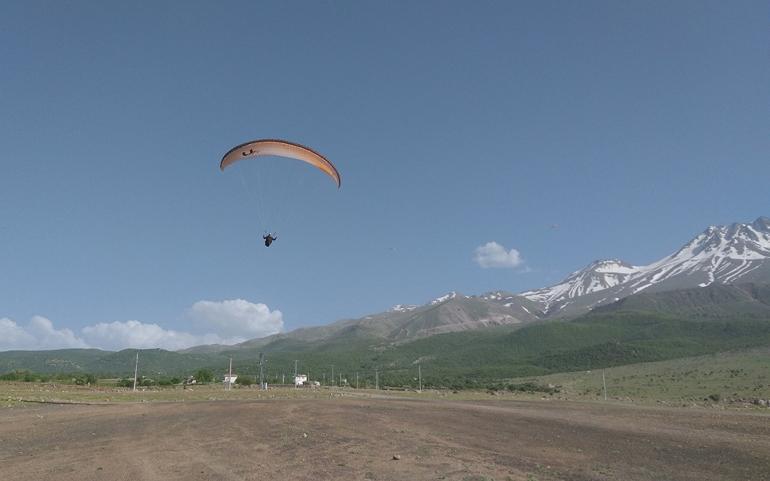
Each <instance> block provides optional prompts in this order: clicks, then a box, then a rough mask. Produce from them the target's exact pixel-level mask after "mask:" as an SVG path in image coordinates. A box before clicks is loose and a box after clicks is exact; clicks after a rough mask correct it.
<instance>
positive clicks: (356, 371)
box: [356, 371, 358, 389]
mask: <svg viewBox="0 0 770 481" xmlns="http://www.w3.org/2000/svg"><path fill="white" fill-rule="evenodd" d="M356 389H358V371H356Z"/></svg>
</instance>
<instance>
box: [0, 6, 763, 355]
mask: <svg viewBox="0 0 770 481" xmlns="http://www.w3.org/2000/svg"><path fill="white" fill-rule="evenodd" d="M767 18H770V7H769V6H768V4H767V2H760V1H757V2H749V1H741V2H709V1H692V2H688V1H678V2H649V1H644V2H642V1H639V2H614V1H605V2H473V3H472V4H471V3H468V2H444V1H442V2H368V1H364V2H361V1H355V2H318V1H307V2H260V3H256V2H217V3H216V4H214V3H211V2H163V3H161V4H158V3H157V2H131V3H124V4H118V3H114V2H108V3H103V4H95V3H93V2H4V3H2V4H0V166H2V175H0V274H1V275H0V329H2V323H3V322H4V323H5V324H4V325H5V328H6V329H7V330H9V331H8V332H10V334H6V336H5V337H6V338H7V339H10V338H13V336H16V338H17V341H13V342H11V341H7V342H6V344H4V345H0V349H1V348H5V349H8V348H13V347H27V348H32V347H35V348H36V347H57V346H60V345H62V346H64V345H89V346H97V347H109V348H119V347H124V346H127V345H132V344H134V345H139V346H146V345H147V343H151V342H156V341H157V342H156V344H158V345H162V346H166V347H176V346H179V345H183V344H185V343H186V342H188V343H189V342H192V340H194V341H198V340H201V339H203V337H200V336H203V335H204V334H208V335H209V337H208V338H206V340H212V339H214V340H221V341H227V340H232V339H240V338H245V337H250V336H252V337H253V336H254V335H257V334H263V331H264V332H268V331H269V330H271V329H273V330H274V329H276V326H282V328H283V329H284V330H288V329H293V328H296V327H299V326H304V325H315V324H322V323H327V322H330V321H333V320H336V319H340V318H345V317H358V316H361V315H364V314H366V313H370V312H378V311H382V310H385V309H387V308H388V307H390V306H391V305H393V304H397V303H424V302H426V301H428V300H430V299H432V298H434V297H437V296H439V295H441V294H443V293H445V292H447V291H450V290H457V291H460V292H463V293H466V294H477V293H482V292H485V291H489V290H496V289H504V290H509V291H513V292H517V291H522V290H525V289H529V288H536V287H542V286H544V285H547V284H552V283H555V282H557V281H559V280H560V279H561V278H563V277H564V276H565V275H567V274H568V273H569V272H571V271H574V270H576V269H579V268H581V267H583V266H584V265H585V264H587V263H588V262H590V261H592V260H594V259H599V258H608V257H618V258H621V259H624V260H626V261H628V262H631V263H635V264H643V263H648V262H650V261H652V260H655V259H658V258H660V257H663V256H664V255H667V254H669V253H671V252H672V251H673V250H675V249H676V248H678V247H679V246H680V245H681V244H683V243H684V242H686V241H687V240H689V239H690V238H691V237H692V236H694V235H695V234H696V233H698V232H700V231H701V230H702V229H704V228H705V227H706V226H708V225H710V224H722V223H730V222H734V221H751V220H753V219H754V218H756V217H758V216H759V215H770V188H768V179H770V162H768V152H770V136H768V132H770V115H768V114H769V113H770V109H769V107H770V102H769V101H770V89H769V88H768V85H770V62H769V61H768V45H770V30H768V28H767ZM271 137H273V138H286V139H291V140H294V141H297V142H301V143H304V144H306V145H309V146H312V147H314V148H316V149H317V150H319V151H320V152H322V153H323V154H325V155H326V156H327V157H329V158H330V159H332V161H334V162H335V164H336V165H337V167H338V168H339V170H340V172H341V174H342V179H343V183H342V189H341V190H339V191H337V190H336V188H335V187H334V185H333V183H331V182H330V181H329V179H328V178H326V177H324V176H323V174H321V173H320V172H317V171H314V170H313V169H311V168H310V167H307V166H304V165H302V164H300V163H298V162H295V161H288V160H285V161H279V160H276V159H267V160H266V161H265V162H262V163H261V164H259V163H258V162H259V161H252V163H251V164H250V165H246V162H242V163H241V165H236V166H233V168H232V169H230V170H228V171H226V172H224V173H222V172H220V171H219V170H218V162H219V159H220V158H221V156H222V155H223V154H224V153H225V152H226V151H227V150H228V149H229V148H230V147H232V146H233V145H236V144H239V143H241V142H245V141H247V140H251V139H257V138H271ZM260 196H261V197H260ZM552 226H558V228H553V227H552ZM264 229H276V230H278V231H279V235H280V239H279V241H277V242H276V244H274V245H273V247H271V248H270V249H265V247H264V246H262V245H261V243H260V239H259V237H260V236H261V234H262V232H263V230H264ZM490 242H495V243H497V244H499V245H500V246H503V247H504V249H505V251H506V252H507V253H510V250H511V249H515V250H516V251H517V252H518V253H519V259H518V261H519V262H518V265H516V266H515V267H512V266H513V265H515V264H516V262H508V263H507V265H508V267H507V268H505V267H501V268H491V267H489V268H483V267H481V266H480V265H479V264H478V263H477V262H474V252H475V250H476V249H477V248H478V247H480V246H483V245H486V244H488V243H490ZM509 260H510V259H509ZM239 299H240V300H242V301H243V302H242V303H239V302H238V301H237V300H239ZM201 302H203V304H201ZM206 303H208V304H206ZM196 306H197V307H196ZM275 310H278V311H280V314H277V313H275ZM44 321H45V322H44ZM129 321H133V322H135V323H136V324H131V325H129V324H127V323H128V322H129ZM46 322H47V323H48V324H47V323H46ZM228 322H230V324H229V325H228V324H227V323H228ZM41 323H42V324H41ZM49 324H50V325H49ZM36 326H37V327H36ZM148 326H150V327H148ZM152 326H154V327H152ZM155 328H157V329H155ZM67 329H69V331H66V330H67ZM99 329H101V331H100V332H102V335H101V337H99V336H97V335H96V334H94V332H96V331H99ZM158 329H159V331H158ZM68 332H69V334H68ZM89 332H90V333H91V334H92V336H91V337H88V335H87V334H88V333H89ZM153 332H154V333H156V334H157V333H159V332H160V333H161V337H157V336H156V337H152V336H153V335H154V334H153ZM169 332H171V334H169ZM62 333H63V334H62ZM136 333H139V334H137V336H138V337H132V336H133V335H134V334H136ZM142 333H148V334H147V336H145V337H142V336H143V335H144V334H142ZM70 334H71V336H70ZM188 335H191V336H199V337H185V336H188ZM45 336H49V337H50V336H52V337H50V339H51V340H50V342H48V341H46V342H42V341H40V338H41V337H45ZM121 336H123V337H121ZM163 336H165V337H163ZM169 336H171V338H173V339H176V341H174V342H167V341H168V339H169ZM217 336H218V337H217ZM73 339H74V340H73ZM158 339H165V340H164V341H158ZM180 339H181V340H180ZM153 340H154V341H153ZM14 342H15V344H14ZM78 343H80V344H78Z"/></svg>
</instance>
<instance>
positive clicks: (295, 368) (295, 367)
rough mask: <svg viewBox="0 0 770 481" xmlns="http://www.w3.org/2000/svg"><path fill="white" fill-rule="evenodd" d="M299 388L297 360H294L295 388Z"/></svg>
mask: <svg viewBox="0 0 770 481" xmlns="http://www.w3.org/2000/svg"><path fill="white" fill-rule="evenodd" d="M296 388H297V360H296V359H295V360H294V389H296Z"/></svg>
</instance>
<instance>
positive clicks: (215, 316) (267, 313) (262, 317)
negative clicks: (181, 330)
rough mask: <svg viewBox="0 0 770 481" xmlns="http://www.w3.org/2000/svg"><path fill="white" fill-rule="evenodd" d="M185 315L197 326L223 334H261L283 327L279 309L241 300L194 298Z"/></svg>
mask: <svg viewBox="0 0 770 481" xmlns="http://www.w3.org/2000/svg"><path fill="white" fill-rule="evenodd" d="M189 316H190V317H191V318H192V319H193V320H194V321H196V322H197V323H198V324H199V325H201V326H205V327H207V328H214V329H215V330H216V332H218V333H220V334H223V335H227V336H244V337H248V338H255V337H265V336H269V335H271V334H276V333H279V332H281V330H282V329H283V314H281V311H279V310H274V311H271V310H270V308H268V307H267V306H266V305H265V304H261V303H260V304H254V303H251V302H248V301H245V300H243V299H232V300H225V301H221V302H214V301H198V302H196V303H195V304H193V306H192V307H191V308H190V310H189Z"/></svg>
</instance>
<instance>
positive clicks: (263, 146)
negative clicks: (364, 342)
mask: <svg viewBox="0 0 770 481" xmlns="http://www.w3.org/2000/svg"><path fill="white" fill-rule="evenodd" d="M268 155H275V156H277V157H287V158H289V159H297V160H301V161H302V162H307V163H308V164H310V165H312V166H314V167H316V168H318V169H320V170H322V171H323V172H325V173H326V175H328V176H329V177H331V178H332V180H334V182H335V183H336V184H337V188H339V187H340V186H341V185H342V180H341V179H340V173H339V171H337V167H335V166H334V164H332V163H331V161H330V160H329V159H327V158H326V157H324V156H323V155H321V154H319V153H318V152H316V151H315V150H313V149H311V148H310V147H305V146H304V145H300V144H295V143H294V142H289V141H287V140H278V139H263V140H253V141H251V142H246V143H245V144H241V145H237V146H235V147H233V148H232V149H230V150H229V151H227V153H226V154H225V156H224V157H222V161H221V162H220V163H219V168H220V169H222V170H225V169H226V168H227V167H229V166H231V165H233V164H234V163H236V162H238V161H239V160H242V159H247V158H249V157H260V156H268Z"/></svg>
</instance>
